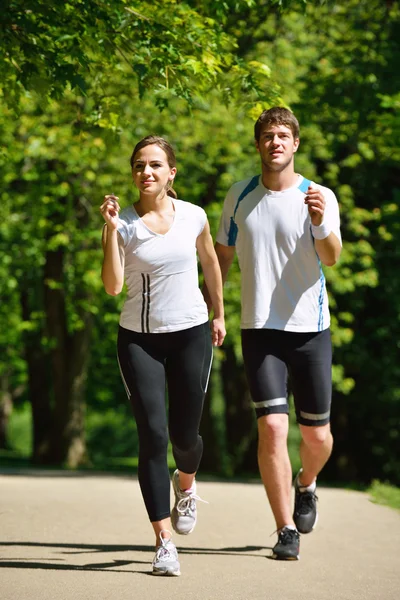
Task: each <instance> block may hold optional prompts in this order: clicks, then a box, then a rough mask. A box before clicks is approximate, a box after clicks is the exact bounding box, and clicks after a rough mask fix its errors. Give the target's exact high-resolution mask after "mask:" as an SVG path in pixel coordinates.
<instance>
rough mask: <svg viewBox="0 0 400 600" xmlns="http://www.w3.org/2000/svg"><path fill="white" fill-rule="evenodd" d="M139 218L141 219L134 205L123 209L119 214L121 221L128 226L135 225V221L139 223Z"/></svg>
mask: <svg viewBox="0 0 400 600" xmlns="http://www.w3.org/2000/svg"><path fill="white" fill-rule="evenodd" d="M138 218H139V217H138V215H137V213H136V211H135V210H134V208H133V206H132V205H129V206H127V207H126V208H123V209H122V210H121V212H120V213H119V220H120V221H123V222H124V223H126V224H127V225H130V224H131V223H134V221H137V220H138Z"/></svg>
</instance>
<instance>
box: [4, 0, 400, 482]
mask: <svg viewBox="0 0 400 600" xmlns="http://www.w3.org/2000/svg"><path fill="white" fill-rule="evenodd" d="M278 6H281V7H282V8H286V9H287V8H288V7H293V8H295V9H298V8H301V12H292V13H285V12H281V11H280V10H277V8H278ZM256 7H257V10H256ZM126 8H129V9H131V10H133V11H136V13H138V14H136V13H135V14H133V13H132V12H129V11H127V10H126ZM145 9H147V10H145ZM2 16H3V20H2V24H1V25H0V47H2V48H3V49H4V48H5V49H6V52H7V53H8V54H6V60H5V61H3V63H2V65H1V66H0V76H1V77H2V79H3V81H4V82H6V83H7V85H5V86H4V91H3V94H4V99H6V100H7V101H8V103H9V104H15V105H16V104H17V102H18V109H19V112H20V116H19V119H18V120H17V119H15V115H14V113H13V112H12V111H11V109H10V108H6V107H5V106H4V103H3V106H2V111H1V112H0V126H1V127H0V130H1V133H0V176H1V178H2V181H3V187H2V192H1V200H2V209H3V213H2V216H3V218H2V221H1V223H0V254H1V257H2V258H1V260H0V285H1V289H2V302H1V303H0V352H1V354H0V356H1V359H0V375H6V376H7V378H8V381H9V385H10V387H11V389H12V390H15V389H16V388H18V387H22V388H25V389H26V390H27V391H26V393H22V395H21V396H20V398H21V402H22V401H23V400H25V399H26V397H27V394H28V392H29V389H28V382H29V379H28V373H27V364H26V362H25V358H26V352H27V349H28V344H27V341H29V340H33V346H34V348H38V349H40V350H41V351H42V352H43V353H44V355H45V357H48V356H50V353H51V352H52V351H53V350H54V349H55V348H57V343H58V340H57V338H56V336H55V335H54V333H53V334H52V333H50V332H49V329H48V324H47V322H48V312H46V310H47V308H48V307H47V308H46V306H45V302H44V297H45V292H46V293H47V291H48V290H51V291H54V292H59V293H60V294H61V295H62V296H63V300H64V302H65V317H66V319H65V327H66V331H67V334H68V335H70V336H73V335H74V334H77V333H79V332H80V331H82V330H84V329H85V328H86V327H87V316H88V315H90V318H91V322H92V327H93V332H92V335H91V339H90V365H89V370H88V381H87V391H86V399H87V403H88V407H89V408H88V414H89V418H88V431H87V435H88V444H89V448H90V451H91V453H92V455H93V456H94V457H96V461H97V460H103V459H104V460H105V458H106V454H107V452H108V448H111V450H110V454H113V456H114V457H116V454H117V453H123V454H124V455H125V456H126V455H127V454H131V455H132V454H135V453H136V450H137V449H136V446H135V444H136V441H135V431H134V422H133V419H132V416H131V411H130V407H129V406H128V403H127V400H126V396H125V392H124V389H123V385H122V384H121V381H120V377H119V372H118V368H117V364H116V358H115V341H116V339H115V338H116V331H117V326H118V315H119V311H120V308H121V304H122V301H123V296H122V297H118V298H111V297H108V296H107V295H106V294H105V292H104V291H103V289H102V286H101V281H100V265H101V257H102V253H101V248H100V233H101V226H102V222H101V219H100V215H99V212H98V207H99V205H100V202H101V199H102V198H103V196H104V195H105V194H106V193H109V192H110V191H113V192H115V193H117V194H118V196H119V197H120V202H121V205H122V206H127V205H128V204H130V203H131V202H132V201H133V200H134V198H135V193H134V191H133V188H132V184H131V181H130V171H129V156H130V153H131V150H132V147H133V145H134V144H135V143H136V141H137V140H138V139H140V138H141V137H143V136H144V135H146V134H148V133H151V132H154V133H158V134H160V135H163V136H165V137H167V138H168V139H169V141H170V142H171V143H172V144H173V146H174V147H175V149H176V152H177V158H178V175H177V178H176V184H175V187H176V190H177V192H178V195H179V197H180V198H183V199H185V200H189V201H192V202H194V203H197V204H199V205H201V206H203V207H204V208H205V209H206V211H207V214H208V216H209V220H210V223H211V228H212V232H213V234H214V235H215V232H216V229H217V225H218V220H219V215H220V211H221V203H222V201H223V198H224V196H225V194H226V191H227V189H228V188H229V187H230V185H231V184H232V183H233V182H235V181H237V180H240V179H243V178H245V177H248V176H249V175H252V174H256V173H257V172H259V163H258V156H257V154H256V152H255V149H254V145H253V140H252V127H253V120H254V118H255V117H257V116H258V113H259V112H260V111H261V109H262V108H266V107H268V106H269V105H270V104H271V103H284V104H286V105H288V106H290V107H291V108H293V109H294V111H295V113H296V115H297V116H298V118H299V120H300V125H301V146H300V150H299V152H298V154H297V156H296V168H297V170H298V171H299V172H301V173H303V174H304V175H305V176H307V177H308V178H310V179H313V180H315V181H318V182H321V183H323V184H325V185H327V186H329V187H331V188H332V189H334V191H335V192H336V194H337V196H338V199H339V201H340V206H341V216H342V232H343V239H344V247H343V252H342V257H341V260H340V263H339V264H338V265H337V266H336V267H334V268H330V269H326V277H327V280H328V287H329V291H330V302H331V308H332V339H333V345H334V368H333V384H334V402H333V429H334V434H335V454H334V457H333V459H332V460H331V461H330V463H329V464H328V467H327V470H326V471H324V477H330V478H332V479H334V478H336V479H341V480H345V479H347V480H351V479H353V480H354V479H357V480H362V481H369V480H370V479H371V478H372V477H378V478H380V479H382V480H388V481H391V482H396V483H398V482H399V479H398V477H399V473H400V468H399V462H398V451H397V448H398V441H399V433H398V432H399V421H400V419H399V398H400V368H399V366H398V360H397V356H398V346H399V342H398V340H399V338H400V318H399V315H400V301H399V298H400V293H399V292H400V290H399V281H400V279H399V277H398V274H397V272H396V270H395V266H396V264H397V262H398V258H399V249H398V248H399V237H400V224H399V219H398V215H399V204H400V202H399V201H400V188H399V180H398V173H397V171H398V166H397V165H398V160H399V156H400V146H399V142H398V140H399V139H400V137H399V133H400V119H399V111H398V107H399V101H400V100H399V92H398V90H399V89H400V85H399V84H400V81H399V77H400V75H399V70H398V64H399V58H400V57H399V52H400V51H399V46H398V39H399V35H400V31H399V30H400V19H399V3H398V2H397V1H395V2H390V3H382V2H380V1H378V0H373V1H372V2H371V1H367V0H349V1H348V2H341V1H337V2H329V3H323V2H314V3H311V2H309V3H307V5H305V3H304V2H302V1H300V0H299V2H283V1H282V2H279V1H277V2H274V1H273V0H271V1H267V0H260V1H259V2H257V3H254V2H253V1H252V0H248V1H244V0H243V1H239V0H238V1H237V2H228V1H226V2H213V1H211V0H210V1H206V2H200V1H194V0H193V1H188V2H180V3H178V2H175V3H174V2H172V0H171V1H168V2H161V1H159V2H155V3H153V4H152V11H151V15H150V14H149V12H148V3H144V2H134V3H129V5H128V4H127V3H124V2H122V1H118V2H113V3H111V2H105V3H100V2H95V1H91V2H85V3H83V2H81V3H79V2H69V3H61V4H60V5H59V4H57V6H56V3H55V2H46V3H44V2H40V1H38V0H37V1H36V2H31V3H30V7H29V9H27V8H26V7H25V5H24V6H23V5H22V3H21V2H19V1H16V2H12V3H11V2H7V3H6V5H5V8H4V15H2ZM189 17H190V18H189ZM182 23H184V24H185V28H184V31H185V33H184V35H183V33H182V32H183V26H182ZM14 25H16V28H14V27H13V26H14ZM66 30H68V34H66ZM121 52H122V54H121ZM11 55H12V56H11ZM123 55H124V56H123ZM126 59H127V60H126ZM13 61H14V62H15V64H14V62H13ZM16 64H17V65H18V67H19V68H18V67H17V66H15V65H16ZM24 86H25V87H26V88H28V89H29V90H31V92H30V93H28V94H26V93H25V92H24V91H23V87H24ZM278 86H279V87H278ZM211 88H212V89H211ZM140 94H141V96H140ZM39 96H40V98H41V100H40V101H39ZM43 97H46V98H47V103H45V104H44V103H43ZM229 99H231V100H232V103H231V104H230V106H229V108H227V107H226V104H225V103H226V101H227V100H229ZM188 102H189V103H190V111H189V110H188ZM159 107H163V111H162V112H161V113H160V112H159V110H158V108H159ZM49 256H52V257H54V256H62V259H63V265H62V277H60V276H59V275H60V274H59V273H58V276H55V275H54V273H50V272H49V269H48V264H49V263H48V260H49ZM225 299H226V317H227V330H228V335H227V338H226V342H225V344H224V346H223V347H222V348H221V349H219V350H218V351H217V352H216V355H217V356H216V359H217V360H216V361H215V370H214V373H213V378H212V389H213V390H214V393H213V395H212V398H211V399H210V403H211V405H210V416H211V423H212V427H213V428H214V429H213V431H214V433H213V436H214V437H212V436H211V438H210V439H211V441H210V444H211V446H210V447H211V448H212V449H213V451H215V452H217V450H218V449H219V450H218V452H219V453H220V468H221V469H222V470H224V471H225V472H226V473H228V472H229V473H232V472H235V469H240V468H242V467H241V465H242V464H244V463H243V461H242V463H241V460H242V459H243V460H244V458H245V456H246V454H247V455H251V457H252V458H253V462H251V461H250V460H249V461H248V462H247V465H245V468H249V465H251V466H253V465H254V464H255V462H254V459H255V451H254V429H253V426H254V423H253V421H254V420H253V419H252V418H251V417H250V416H249V415H250V413H249V412H248V411H249V410H251V405H250V401H249V397H248V390H247V387H246V386H245V383H244V379H243V377H242V375H243V370H242V358H241V349H240V331H239V323H240V274H239V271H238V267H237V264H236V263H235V264H234V265H233V267H232V270H231V273H230V276H229V281H228V282H227V285H226V288H225ZM27 309H29V310H27ZM48 364H49V365H50V361H49V360H48ZM224 365H225V366H224ZM48 370H49V372H50V370H51V369H50V366H49V368H48ZM46 385H47V382H46V381H43V387H45V386H46ZM229 385H230V387H229ZM52 402H53V403H54V396H52ZM232 406H233V407H235V408H236V410H237V414H236V416H235V415H232ZM100 414H103V415H105V417H104V418H103V417H100V416H99V415H100ZM234 417H235V418H234ZM13 418H14V417H13ZM126 424H128V425H126ZM207 426H209V424H207ZM232 427H234V428H236V429H238V431H236V430H235V431H232ZM245 427H246V428H247V429H246V430H245V431H244V430H243V431H242V430H241V428H245ZM291 428H292V430H293V434H292V435H293V436H294V438H296V436H297V435H298V432H297V430H296V429H295V427H294V425H293V423H292V427H291ZM102 436H104V439H106V440H108V442H107V444H105V443H103V442H102V439H103V438H102ZM12 437H13V440H15V439H16V438H15V436H14V435H13V436H12ZM23 438H24V435H23V434H22V433H21V440H23ZM297 442H298V440H297V438H296V439H294V441H293V442H292V441H291V442H290V443H291V446H293V448H294V449H296V448H297ZM13 443H14V442H13ZM21 443H22V441H21ZM23 443H24V444H25V442H23ZM24 447H26V444H25V446H24ZM238 449H239V450H240V451H238ZM238 454H242V456H241V457H240V456H238ZM293 457H294V458H293V460H296V459H295V454H293ZM215 463H216V461H215V458H214V461H213V465H214V467H215ZM255 468H256V467H255Z"/></svg>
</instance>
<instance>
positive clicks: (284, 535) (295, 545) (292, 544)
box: [272, 527, 300, 560]
mask: <svg viewBox="0 0 400 600" xmlns="http://www.w3.org/2000/svg"><path fill="white" fill-rule="evenodd" d="M299 551H300V535H299V532H298V531H296V530H295V529H289V527H284V528H283V529H281V530H280V531H279V533H278V542H277V544H275V546H274V547H273V548H272V557H273V558H276V559H277V560H299V558H300V555H299Z"/></svg>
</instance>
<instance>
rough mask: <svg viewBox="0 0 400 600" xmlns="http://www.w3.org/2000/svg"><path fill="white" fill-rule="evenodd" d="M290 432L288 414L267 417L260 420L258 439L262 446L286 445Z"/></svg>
mask: <svg viewBox="0 0 400 600" xmlns="http://www.w3.org/2000/svg"><path fill="white" fill-rule="evenodd" d="M288 430H289V419H288V415H287V414H273V415H265V416H263V417H260V418H259V419H258V437H259V441H260V443H261V444H267V445H269V444H277V443H283V442H284V443H286V440H287V436H288Z"/></svg>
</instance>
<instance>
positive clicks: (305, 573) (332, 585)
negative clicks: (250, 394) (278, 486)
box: [0, 473, 400, 600]
mask: <svg viewBox="0 0 400 600" xmlns="http://www.w3.org/2000/svg"><path fill="white" fill-rule="evenodd" d="M198 491H199V493H200V494H201V496H202V497H203V498H204V499H207V500H208V501H209V505H205V504H200V507H199V522H198V525H197V528H196V530H195V531H194V532H193V534H192V535H190V536H187V537H183V536H182V537H179V538H178V539H176V538H175V541H176V542H178V548H179V555H180V562H181V570H182V576H181V577H178V578H166V577H153V576H151V575H149V565H150V562H151V560H152V557H153V547H152V543H153V535H152V533H151V530H150V526H149V523H148V522H147V517H146V514H145V511H144V507H143V503H142V499H141V496H140V491H139V486H138V483H137V480H136V479H132V478H129V477H126V476H116V477H114V476H79V475H76V474H60V473H54V474H51V473H50V474H49V473H45V474H42V473H36V474H29V475H27V474H25V475H23V474H19V475H11V474H6V473H3V474H0V598H1V600H108V599H110V600H111V599H112V600H158V599H160V600H236V599H237V600H253V599H254V600H261V599H262V600H395V599H396V600H398V599H399V598H400V560H399V556H400V515H399V513H397V512H396V511H394V510H391V509H389V508H386V507H382V506H377V505H375V504H372V503H371V502H370V501H369V499H368V497H367V495H365V494H363V493H359V492H353V491H345V490H333V489H327V488H323V489H321V488H319V490H318V495H319V498H320V503H319V504H320V519H319V523H318V527H317V529H316V530H315V531H314V532H313V533H312V534H310V535H307V536H306V535H303V536H302V537H301V560H300V561H298V562H289V563H287V562H277V561H274V560H271V559H269V558H268V557H269V555H270V551H271V550H270V549H271V546H272V545H273V544H274V543H275V539H276V536H275V535H272V536H271V533H272V532H273V531H274V523H273V520H272V518H271V514H270V510H269V507H268V505H267V501H266V498H265V494H264V491H263V488H262V486H261V485H260V484H249V483H247V484H241V483H217V482H205V481H201V477H200V480H199V485H198Z"/></svg>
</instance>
